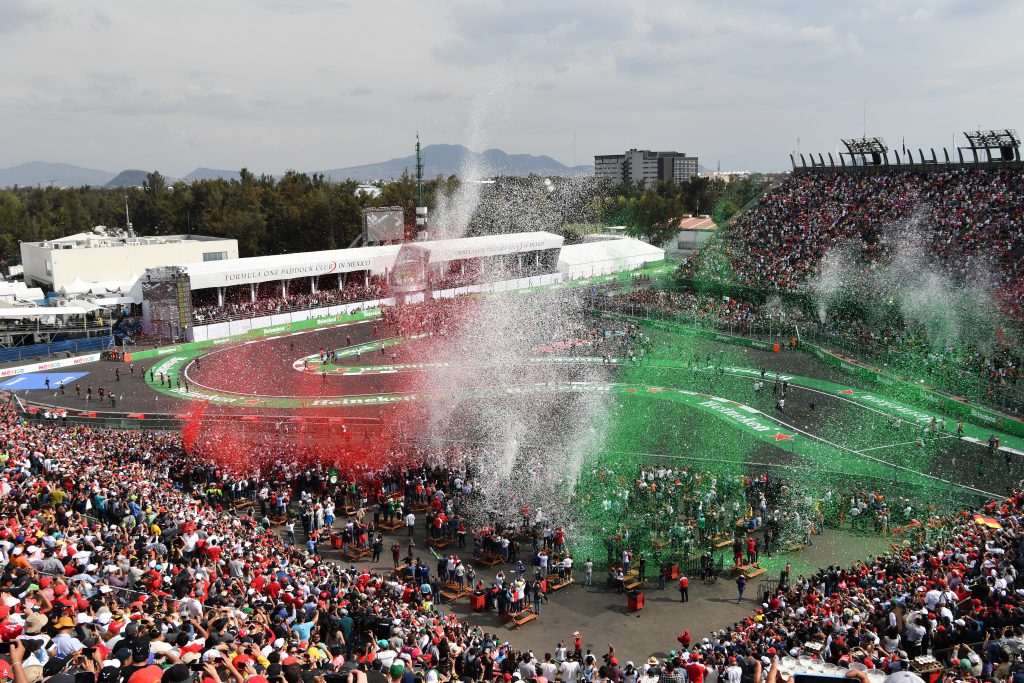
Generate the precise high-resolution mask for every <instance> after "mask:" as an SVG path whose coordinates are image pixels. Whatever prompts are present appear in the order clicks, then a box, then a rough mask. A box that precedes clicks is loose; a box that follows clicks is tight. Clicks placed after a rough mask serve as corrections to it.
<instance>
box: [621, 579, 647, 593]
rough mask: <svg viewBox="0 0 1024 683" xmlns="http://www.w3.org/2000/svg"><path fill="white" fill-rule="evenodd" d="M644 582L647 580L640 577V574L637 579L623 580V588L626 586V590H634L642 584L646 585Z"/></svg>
mask: <svg viewBox="0 0 1024 683" xmlns="http://www.w3.org/2000/svg"><path fill="white" fill-rule="evenodd" d="M644 583H646V581H645V580H643V579H641V578H640V577H639V576H638V577H636V578H635V579H631V580H629V581H626V580H623V582H622V587H623V588H625V589H626V590H628V591H631V590H633V589H634V588H638V587H640V586H642V585H644Z"/></svg>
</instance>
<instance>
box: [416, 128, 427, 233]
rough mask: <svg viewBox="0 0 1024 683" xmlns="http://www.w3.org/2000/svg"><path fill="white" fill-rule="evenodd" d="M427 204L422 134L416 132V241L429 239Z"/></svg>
mask: <svg viewBox="0 0 1024 683" xmlns="http://www.w3.org/2000/svg"><path fill="white" fill-rule="evenodd" d="M428 234H429V233H428V232H427V203H426V202H424V201H423V154H422V153H421V151H420V132H419V131H416V239H421V240H424V239H427V237H428Z"/></svg>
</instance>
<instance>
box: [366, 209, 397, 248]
mask: <svg viewBox="0 0 1024 683" xmlns="http://www.w3.org/2000/svg"><path fill="white" fill-rule="evenodd" d="M363 221H364V222H365V225H366V241H367V242H400V241H402V239H404V238H405V216H404V214H403V213H402V211H401V210H398V211H395V210H390V209H389V210H380V211H375V210H372V209H368V210H366V211H364V212H363Z"/></svg>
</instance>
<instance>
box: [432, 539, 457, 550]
mask: <svg viewBox="0 0 1024 683" xmlns="http://www.w3.org/2000/svg"><path fill="white" fill-rule="evenodd" d="M453 543H455V541H454V540H452V537H451V536H432V537H431V538H428V539H427V545H428V546H429V547H431V548H435V549H437V550H441V549H444V548H447V547H448V546H450V545H451V544H453Z"/></svg>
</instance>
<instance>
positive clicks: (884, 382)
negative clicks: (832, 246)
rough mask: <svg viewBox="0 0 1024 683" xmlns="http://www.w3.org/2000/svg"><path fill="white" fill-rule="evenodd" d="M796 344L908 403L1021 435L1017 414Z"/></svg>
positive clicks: (1023, 424) (1022, 429)
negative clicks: (1006, 412)
mask: <svg viewBox="0 0 1024 683" xmlns="http://www.w3.org/2000/svg"><path fill="white" fill-rule="evenodd" d="M798 348H800V349H803V350H805V351H807V352H809V353H810V354H811V355H813V356H814V357H815V358H817V359H818V360H820V361H821V362H823V363H826V364H828V365H831V366H832V367H834V368H836V369H837V370H842V371H843V372H845V373H847V374H848V375H851V376H853V377H856V378H857V379H859V380H862V381H865V382H869V383H872V384H875V385H877V386H879V387H883V388H885V389H886V390H887V391H889V392H892V393H895V394H896V395H897V396H898V397H899V398H900V399H902V400H904V401H907V402H908V403H913V404H916V405H918V406H920V407H922V408H928V409H931V410H940V411H942V412H944V413H947V414H949V415H952V416H953V417H956V418H958V419H963V420H969V421H972V422H979V423H981V424H984V425H985V426H987V427H991V428H992V429H995V430H999V431H1002V432H1006V433H1007V434H1012V435H1014V436H1021V437H1024V420H1022V419H1020V418H1017V417H1013V416H1011V415H1004V414H1003V413H999V412H996V411H995V410H991V409H989V408H984V407H982V406H979V405H975V404H973V403H971V402H969V401H967V400H966V399H963V398H960V397H958V396H950V395H949V394H945V393H943V392H941V391H936V390H935V389H933V388H931V387H929V386H927V385H919V384H914V383H913V382H908V381H906V380H903V379H900V378H899V377H893V376H892V375H890V374H888V373H885V372H883V371H881V370H878V369H876V368H872V367H869V366H866V365H863V364H861V363H857V362H854V361H852V360H850V359H847V358H844V357H842V356H840V355H839V354H836V353H833V352H831V351H829V350H828V349H824V348H822V347H820V346H816V345H814V344H810V343H808V342H799V344H798Z"/></svg>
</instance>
